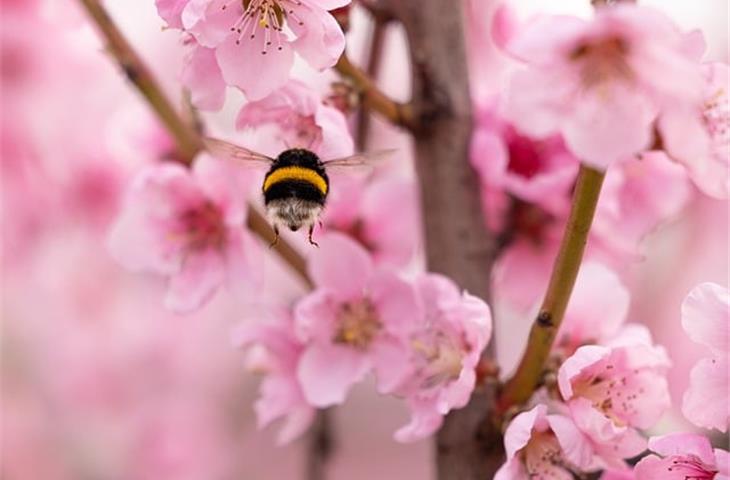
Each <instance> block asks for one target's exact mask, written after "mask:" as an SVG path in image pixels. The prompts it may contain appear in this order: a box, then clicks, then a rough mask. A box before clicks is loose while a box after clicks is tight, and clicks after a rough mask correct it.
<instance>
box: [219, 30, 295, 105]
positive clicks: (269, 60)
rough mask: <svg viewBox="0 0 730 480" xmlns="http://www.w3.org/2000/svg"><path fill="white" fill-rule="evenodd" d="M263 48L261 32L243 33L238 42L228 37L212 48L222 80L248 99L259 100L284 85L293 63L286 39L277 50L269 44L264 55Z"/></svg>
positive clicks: (292, 54)
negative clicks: (246, 34)
mask: <svg viewBox="0 0 730 480" xmlns="http://www.w3.org/2000/svg"><path fill="white" fill-rule="evenodd" d="M264 49H265V39H264V35H263V34H262V33H261V32H259V34H258V35H256V37H255V38H253V39H251V38H249V37H244V38H243V39H241V42H240V44H236V39H235V38H234V37H230V38H228V39H227V40H226V41H225V42H223V43H222V44H221V45H219V46H218V48H217V49H216V58H217V59H218V65H220V68H221V72H222V73H223V78H224V79H225V81H226V83H227V84H229V85H235V86H237V87H238V88H240V89H241V90H243V93H245V94H246V97H247V98H248V99H249V100H260V99H262V98H264V97H265V96H267V95H268V94H270V93H271V92H273V91H274V90H276V89H277V88H280V87H282V86H284V84H285V83H286V81H287V80H288V79H289V71H290V70H291V67H292V65H293V63H294V52H293V50H292V48H291V46H290V45H289V43H288V42H282V44H281V50H279V49H278V47H277V46H276V45H269V46H268V47H266V52H267V53H266V54H265V55H264V54H263V53H262V52H263V51H264ZM254 62H255V63H254ZM254 65H255V67H254Z"/></svg>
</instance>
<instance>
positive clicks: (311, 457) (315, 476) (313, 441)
mask: <svg viewBox="0 0 730 480" xmlns="http://www.w3.org/2000/svg"><path fill="white" fill-rule="evenodd" d="M333 449H334V439H333V438H332V411H331V410H320V411H318V412H317V416H316V417H315V419H314V423H313V424H312V427H311V428H310V431H309V444H308V445H307V465H306V477H305V478H306V479H307V480H324V479H326V478H327V463H328V461H329V458H330V457H331V456H332V451H333Z"/></svg>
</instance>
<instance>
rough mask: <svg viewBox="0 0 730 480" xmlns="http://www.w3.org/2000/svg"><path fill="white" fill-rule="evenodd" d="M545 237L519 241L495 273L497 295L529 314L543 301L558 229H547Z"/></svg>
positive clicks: (558, 239)
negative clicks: (529, 311)
mask: <svg viewBox="0 0 730 480" xmlns="http://www.w3.org/2000/svg"><path fill="white" fill-rule="evenodd" d="M542 235H543V238H540V239H536V240H535V239H529V238H517V239H516V240H515V241H514V242H513V243H512V244H511V245H510V246H509V247H508V248H506V249H505V251H504V253H502V255H500V257H499V258H498V259H497V262H496V263H495V265H494V270H493V271H492V284H493V285H494V291H495V296H496V298H497V299H498V300H499V301H500V302H506V303H507V304H508V305H510V306H511V307H513V308H516V309H518V310H520V311H523V312H527V311H528V310H530V309H531V308H533V307H534V306H535V305H536V304H537V303H538V302H540V301H541V300H542V295H543V294H544V293H545V286H546V285H547V283H548V279H549V278H550V270H551V268H552V265H553V262H554V260H555V255H556V253H557V251H558V246H559V242H560V232H559V228H555V227H554V226H552V225H551V226H549V227H546V228H544V233H543V234H542Z"/></svg>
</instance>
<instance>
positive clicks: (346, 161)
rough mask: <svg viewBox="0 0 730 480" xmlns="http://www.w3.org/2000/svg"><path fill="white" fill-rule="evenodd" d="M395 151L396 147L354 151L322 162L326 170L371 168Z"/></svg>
mask: <svg viewBox="0 0 730 480" xmlns="http://www.w3.org/2000/svg"><path fill="white" fill-rule="evenodd" d="M395 152H396V149H394V148H391V149H388V150H377V151H374V152H367V153H356V154H355V155H350V156H349V157H342V158H333V159H331V160H325V161H323V162H322V163H323V164H324V166H325V168H326V169H327V170H330V169H333V170H335V169H336V170H339V169H340V168H343V169H344V168H350V167H360V168H366V169H367V168H372V167H374V166H376V165H377V164H378V163H380V162H381V161H383V160H385V159H386V158H387V157H388V156H390V155H392V154H393V153H395Z"/></svg>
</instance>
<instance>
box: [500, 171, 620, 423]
mask: <svg viewBox="0 0 730 480" xmlns="http://www.w3.org/2000/svg"><path fill="white" fill-rule="evenodd" d="M604 176H605V174H604V173H603V172H599V171H597V170H593V169H592V168H589V167H586V166H584V165H582V166H581V168H580V172H579V173H578V180H577V183H576V186H575V192H574V194H573V203H572V205H571V210H570V215H569V216H568V222H567V224H566V226H565V233H564V234H563V239H562V241H561V243H560V249H559V251H558V256H557V257H556V259H555V263H554V265H553V270H552V274H551V275H550V282H549V283H548V288H547V293H546V294H545V299H544V300H543V303H542V306H541V307H540V312H539V314H538V315H537V318H536V319H535V323H533V325H532V328H531V329H530V337H529V339H528V341H527V349H526V350H525V353H524V355H523V357H522V360H521V361H520V364H519V366H518V367H517V371H516V373H515V374H514V376H513V377H512V378H511V379H510V380H509V381H508V382H507V383H506V385H505V386H504V389H503V391H502V394H501V396H500V398H499V411H500V412H504V411H506V410H507V409H508V408H509V407H511V406H513V405H519V404H522V403H524V402H526V401H527V400H528V399H529V398H530V396H531V395H532V393H533V392H534V391H535V388H536V387H537V385H538V382H539V380H540V377H541V375H542V373H543V369H544V365H545V361H546V360H547V358H548V355H549V354H550V350H551V348H552V345H553V341H554V340H555V335H556V334H557V332H558V330H559V329H560V324H561V322H562V321H563V316H564V315H565V309H566V308H567V306H568V301H569V300H570V294H571V293H572V291H573V287H574V286H575V279H576V278H577V276H578V270H579V269H580V264H581V261H582V259H583V253H584V251H585V247H586V243H587V241H588V232H589V231H590V228H591V224H592V223H593V216H594V214H595V212H596V205H597V203H598V198H599V195H600V193H601V186H602V184H603V178H604Z"/></svg>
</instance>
